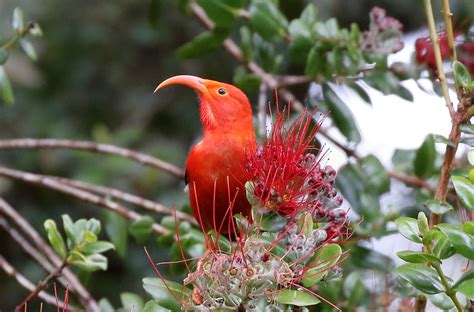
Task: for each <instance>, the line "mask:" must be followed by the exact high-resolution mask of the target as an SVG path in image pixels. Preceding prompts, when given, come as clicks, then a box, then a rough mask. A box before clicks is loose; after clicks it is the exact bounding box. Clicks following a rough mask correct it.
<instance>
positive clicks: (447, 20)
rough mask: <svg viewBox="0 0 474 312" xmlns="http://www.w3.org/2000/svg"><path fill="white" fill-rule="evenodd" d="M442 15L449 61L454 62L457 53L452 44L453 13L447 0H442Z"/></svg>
mask: <svg viewBox="0 0 474 312" xmlns="http://www.w3.org/2000/svg"><path fill="white" fill-rule="evenodd" d="M443 17H444V24H445V26H446V33H447V35H448V47H449V55H450V56H451V61H453V62H454V61H456V60H457V55H456V47H455V46H454V31H453V23H452V21H453V13H451V9H450V8H449V0H443Z"/></svg>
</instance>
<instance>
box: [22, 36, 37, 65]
mask: <svg viewBox="0 0 474 312" xmlns="http://www.w3.org/2000/svg"><path fill="white" fill-rule="evenodd" d="M20 46H21V48H22V49H23V51H25V53H26V55H28V57H29V58H30V59H32V60H33V61H36V60H37V59H38V55H37V54H36V50H35V47H34V46H33V45H32V44H31V42H30V41H29V40H27V39H25V38H22V39H20Z"/></svg>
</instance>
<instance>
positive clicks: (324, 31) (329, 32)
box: [314, 17, 339, 39]
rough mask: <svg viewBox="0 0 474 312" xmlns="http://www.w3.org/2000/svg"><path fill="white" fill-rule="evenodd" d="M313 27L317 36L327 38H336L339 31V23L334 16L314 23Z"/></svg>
mask: <svg viewBox="0 0 474 312" xmlns="http://www.w3.org/2000/svg"><path fill="white" fill-rule="evenodd" d="M314 29H315V31H316V33H317V34H318V35H319V37H322V38H327V39H331V38H337V36H338V33H339V25H338V23H337V20H336V19H335V18H334V17H332V18H330V19H328V20H327V21H325V22H318V23H316V24H315V25H314Z"/></svg>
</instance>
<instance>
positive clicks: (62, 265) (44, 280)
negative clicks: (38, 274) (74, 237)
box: [15, 260, 67, 312]
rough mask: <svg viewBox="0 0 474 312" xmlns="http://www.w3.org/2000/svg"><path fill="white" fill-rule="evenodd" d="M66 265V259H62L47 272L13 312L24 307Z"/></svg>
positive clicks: (58, 274)
mask: <svg viewBox="0 0 474 312" xmlns="http://www.w3.org/2000/svg"><path fill="white" fill-rule="evenodd" d="M66 266H67V261H66V260H64V261H63V263H62V264H61V265H60V266H59V267H57V268H56V269H55V270H53V271H52V272H51V273H49V274H48V276H46V277H45V278H44V279H43V280H41V281H40V282H39V283H38V284H37V285H36V287H34V288H33V289H32V290H31V292H30V293H29V295H28V296H26V298H25V299H24V300H23V301H22V302H21V303H20V304H19V305H17V307H16V308H15V312H21V310H22V309H23V308H25V307H26V306H27V304H28V302H30V301H31V300H32V299H34V298H35V297H36V296H37V295H38V293H39V292H40V291H42V290H43V289H45V288H46V286H48V284H49V282H50V281H51V280H52V279H53V278H55V277H58V276H60V275H61V272H62V270H63V269H64V268H65V267H66Z"/></svg>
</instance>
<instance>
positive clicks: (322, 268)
mask: <svg viewBox="0 0 474 312" xmlns="http://www.w3.org/2000/svg"><path fill="white" fill-rule="evenodd" d="M341 255H342V249H341V246H339V245H337V244H329V245H326V246H324V247H322V248H321V249H319V250H318V251H317V252H316V253H315V254H314V256H313V257H312V260H310V263H309V267H310V269H309V270H308V271H306V273H305V274H304V275H303V279H302V283H303V285H304V286H306V287H311V286H313V285H314V284H316V283H317V282H318V281H320V280H321V279H322V278H323V277H324V276H325V275H326V274H327V273H328V270H327V269H328V268H330V267H332V266H333V265H335V264H336V263H337V262H338V261H339V259H340V258H341Z"/></svg>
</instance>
